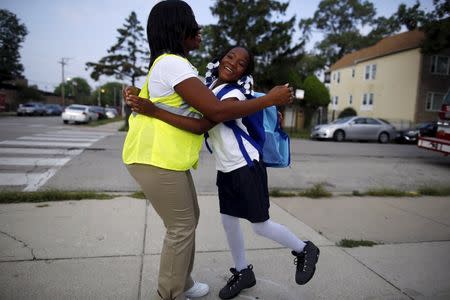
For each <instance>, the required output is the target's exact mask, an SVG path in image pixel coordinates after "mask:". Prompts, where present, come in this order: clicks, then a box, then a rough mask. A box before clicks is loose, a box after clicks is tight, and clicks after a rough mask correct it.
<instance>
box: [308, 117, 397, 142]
mask: <svg viewBox="0 0 450 300" xmlns="http://www.w3.org/2000/svg"><path fill="white" fill-rule="evenodd" d="M396 136H397V132H396V130H395V127H394V126H392V125H391V124H389V123H388V122H386V121H383V120H380V119H377V118H366V117H346V118H342V119H337V120H335V121H334V122H331V123H329V124H323V125H317V126H315V127H314V128H313V129H312V131H311V138H312V139H318V140H320V139H333V140H335V141H337V142H342V141H344V140H363V141H378V142H380V143H388V142H389V141H391V140H394V139H395V138H396Z"/></svg>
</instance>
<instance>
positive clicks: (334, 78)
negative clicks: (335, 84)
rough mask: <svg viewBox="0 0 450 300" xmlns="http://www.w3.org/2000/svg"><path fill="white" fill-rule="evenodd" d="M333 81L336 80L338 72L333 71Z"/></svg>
mask: <svg viewBox="0 0 450 300" xmlns="http://www.w3.org/2000/svg"><path fill="white" fill-rule="evenodd" d="M333 81H336V72H333Z"/></svg>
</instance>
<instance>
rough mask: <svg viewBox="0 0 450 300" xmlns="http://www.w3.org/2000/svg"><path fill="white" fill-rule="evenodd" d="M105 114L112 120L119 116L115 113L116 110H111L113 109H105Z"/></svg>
mask: <svg viewBox="0 0 450 300" xmlns="http://www.w3.org/2000/svg"><path fill="white" fill-rule="evenodd" d="M105 111H106V112H105V114H106V116H107V117H108V119H114V118H115V117H117V116H118V115H119V113H118V112H117V109H115V108H113V107H107V108H106V109H105Z"/></svg>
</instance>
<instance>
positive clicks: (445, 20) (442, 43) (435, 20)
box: [422, 0, 450, 54]
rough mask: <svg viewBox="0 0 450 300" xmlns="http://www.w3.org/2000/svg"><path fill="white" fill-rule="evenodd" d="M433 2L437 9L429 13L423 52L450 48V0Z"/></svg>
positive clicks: (429, 52) (425, 27) (432, 52)
mask: <svg viewBox="0 0 450 300" xmlns="http://www.w3.org/2000/svg"><path fill="white" fill-rule="evenodd" d="M433 4H434V7H435V9H434V11H433V12H432V13H430V14H429V15H428V17H429V19H428V21H427V22H426V23H425V25H424V31H425V40H424V42H423V44H422V52H424V53H427V54H435V53H439V52H440V51H442V50H443V49H448V48H450V1H449V0H433Z"/></svg>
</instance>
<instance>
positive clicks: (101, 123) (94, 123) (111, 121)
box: [87, 117, 124, 127]
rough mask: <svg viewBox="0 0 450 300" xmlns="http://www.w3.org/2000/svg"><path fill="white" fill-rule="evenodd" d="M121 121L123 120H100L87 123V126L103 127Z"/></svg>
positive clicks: (120, 118) (118, 118)
mask: <svg viewBox="0 0 450 300" xmlns="http://www.w3.org/2000/svg"><path fill="white" fill-rule="evenodd" d="M123 120H124V119H123V118H122V117H116V118H112V119H101V120H96V121H92V122H89V123H88V124H87V126H90V127H96V126H100V125H105V124H109V123H114V122H119V121H123Z"/></svg>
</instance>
